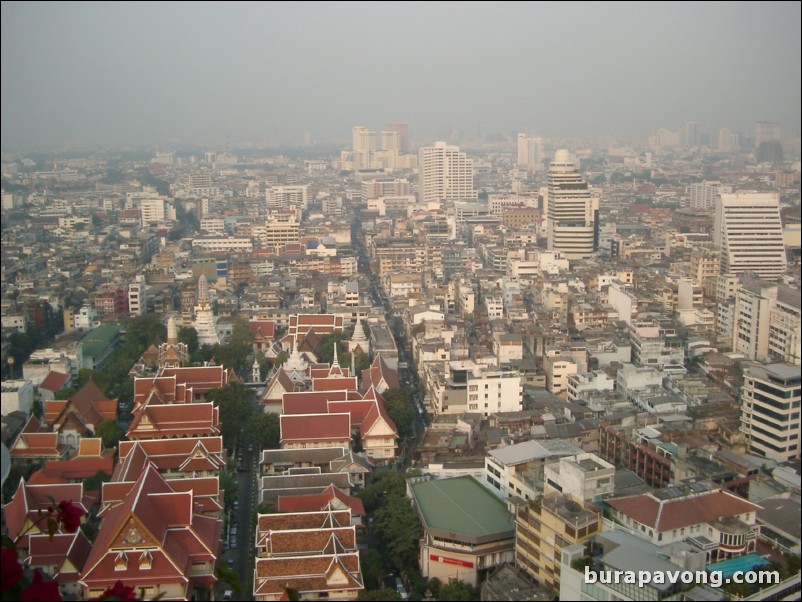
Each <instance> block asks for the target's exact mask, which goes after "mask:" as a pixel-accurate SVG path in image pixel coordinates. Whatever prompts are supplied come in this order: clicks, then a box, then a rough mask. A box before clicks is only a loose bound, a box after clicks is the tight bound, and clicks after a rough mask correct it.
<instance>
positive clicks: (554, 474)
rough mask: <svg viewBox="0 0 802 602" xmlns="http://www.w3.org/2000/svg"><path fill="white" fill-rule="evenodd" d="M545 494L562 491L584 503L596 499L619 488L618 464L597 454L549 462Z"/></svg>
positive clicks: (546, 471)
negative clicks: (616, 467) (616, 486)
mask: <svg viewBox="0 0 802 602" xmlns="http://www.w3.org/2000/svg"><path fill="white" fill-rule="evenodd" d="M543 480H544V481H545V488H544V495H549V494H552V493H561V494H562V495H566V496H569V497H571V498H573V499H575V500H577V501H581V502H595V501H598V500H600V499H602V498H604V497H608V496H611V495H612V494H613V491H614V490H615V466H613V465H612V464H610V463H609V462H607V461H605V460H602V459H601V458H600V457H599V456H597V455H596V454H579V455H576V456H567V457H563V458H560V459H559V460H558V461H557V462H552V463H550V464H546V466H545V470H544V479H543Z"/></svg>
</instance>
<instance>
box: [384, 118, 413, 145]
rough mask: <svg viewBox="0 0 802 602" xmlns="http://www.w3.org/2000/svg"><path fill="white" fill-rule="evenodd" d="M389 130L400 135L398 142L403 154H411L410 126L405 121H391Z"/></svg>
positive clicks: (388, 126) (388, 125)
mask: <svg viewBox="0 0 802 602" xmlns="http://www.w3.org/2000/svg"><path fill="white" fill-rule="evenodd" d="M387 129H388V130H390V131H391V132H396V133H397V134H398V141H399V145H400V150H401V152H402V153H408V152H409V124H408V123H405V122H403V121H391V122H390V123H388V124H387Z"/></svg>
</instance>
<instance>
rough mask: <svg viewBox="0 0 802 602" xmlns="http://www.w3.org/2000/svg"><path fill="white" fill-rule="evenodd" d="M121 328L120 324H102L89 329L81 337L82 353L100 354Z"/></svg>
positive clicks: (93, 355) (91, 355)
mask: <svg viewBox="0 0 802 602" xmlns="http://www.w3.org/2000/svg"><path fill="white" fill-rule="evenodd" d="M122 329H123V327H122V325H121V324H103V325H102V326H98V327H97V328H95V329H94V330H90V331H89V332H87V333H86V336H84V338H82V339H81V343H82V345H83V354H84V355H85V356H88V357H95V356H98V355H100V354H101V353H103V351H104V350H105V349H106V347H108V346H109V344H110V343H111V342H112V340H113V339H114V337H115V336H117V334H118V333H119V332H120V331H122Z"/></svg>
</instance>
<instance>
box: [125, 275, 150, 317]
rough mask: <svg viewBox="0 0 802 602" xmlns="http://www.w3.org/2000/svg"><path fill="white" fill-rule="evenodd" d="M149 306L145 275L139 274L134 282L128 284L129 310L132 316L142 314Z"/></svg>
mask: <svg viewBox="0 0 802 602" xmlns="http://www.w3.org/2000/svg"><path fill="white" fill-rule="evenodd" d="M147 307H148V302H147V285H146V284H145V277H144V276H142V275H137V277H136V279H135V280H134V282H132V283H131V284H129V285H128V311H129V312H130V314H131V315H132V316H141V315H143V314H144V313H145V312H146V311H147Z"/></svg>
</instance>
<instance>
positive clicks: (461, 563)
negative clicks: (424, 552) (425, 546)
mask: <svg viewBox="0 0 802 602" xmlns="http://www.w3.org/2000/svg"><path fill="white" fill-rule="evenodd" d="M429 559H430V560H433V561H435V562H442V563H444V564H456V565H457V566H464V567H465V568H466V569H472V568H473V563H472V562H465V561H464V560H459V559H457V558H449V557H448V556H438V555H437V554H429Z"/></svg>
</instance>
